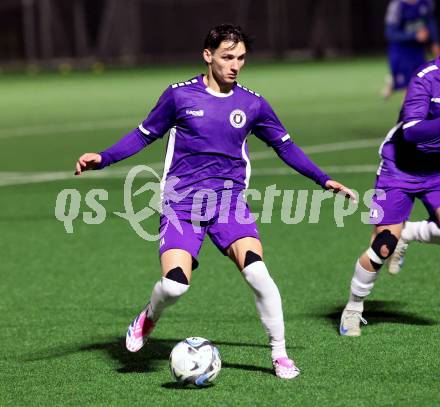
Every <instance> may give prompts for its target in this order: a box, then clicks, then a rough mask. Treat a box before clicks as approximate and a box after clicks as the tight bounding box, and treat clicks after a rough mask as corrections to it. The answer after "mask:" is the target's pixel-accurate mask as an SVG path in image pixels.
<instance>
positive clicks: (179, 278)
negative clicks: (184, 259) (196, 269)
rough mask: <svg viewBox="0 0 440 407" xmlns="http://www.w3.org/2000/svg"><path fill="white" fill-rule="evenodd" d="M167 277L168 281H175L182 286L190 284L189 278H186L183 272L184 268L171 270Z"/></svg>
mask: <svg viewBox="0 0 440 407" xmlns="http://www.w3.org/2000/svg"><path fill="white" fill-rule="evenodd" d="M165 277H166V278H167V279H168V280H173V281H176V282H177V283H180V284H185V285H188V284H189V282H188V278H187V277H186V275H185V273H184V272H183V270H182V267H175V268H173V269H171V270H170V271H168V272H167V273H166V274H165Z"/></svg>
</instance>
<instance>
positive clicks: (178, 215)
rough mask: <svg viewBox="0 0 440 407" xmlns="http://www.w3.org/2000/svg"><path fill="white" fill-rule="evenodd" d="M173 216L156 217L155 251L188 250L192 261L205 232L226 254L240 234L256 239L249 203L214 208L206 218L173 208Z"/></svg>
mask: <svg viewBox="0 0 440 407" xmlns="http://www.w3.org/2000/svg"><path fill="white" fill-rule="evenodd" d="M174 213H175V216H164V215H162V216H161V217H160V224H159V233H160V243H159V255H162V254H163V253H164V252H166V251H167V250H169V249H182V250H185V251H187V252H189V253H190V254H191V256H192V257H193V259H194V261H195V266H194V264H193V268H196V267H197V265H198V263H197V257H198V254H199V251H200V248H201V246H202V243H203V240H204V239H205V236H206V235H208V236H209V237H210V239H211V241H212V242H213V243H214V245H215V246H216V247H217V248H218V249H219V250H220V251H221V252H222V253H223V254H225V255H226V249H227V248H228V247H229V246H230V245H231V244H232V243H234V242H235V241H236V240H238V239H241V238H244V237H253V238H255V239H260V236H259V233H258V228H257V225H256V223H255V219H254V217H253V216H252V214H251V212H250V209H249V206H248V205H247V204H244V205H243V206H242V207H241V210H237V209H236V205H234V206H233V207H231V208H230V209H229V210H228V211H221V210H220V209H219V208H218V207H217V208H216V211H215V214H214V215H213V216H212V217H211V218H210V219H209V220H201V221H200V220H191V216H190V214H189V212H187V211H182V210H178V209H174Z"/></svg>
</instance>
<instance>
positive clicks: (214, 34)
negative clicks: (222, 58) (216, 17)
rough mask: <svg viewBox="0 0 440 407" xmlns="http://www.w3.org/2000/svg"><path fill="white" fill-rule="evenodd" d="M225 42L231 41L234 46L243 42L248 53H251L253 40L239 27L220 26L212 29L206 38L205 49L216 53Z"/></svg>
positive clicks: (230, 25)
mask: <svg viewBox="0 0 440 407" xmlns="http://www.w3.org/2000/svg"><path fill="white" fill-rule="evenodd" d="M223 41H231V42H233V43H234V46H235V45H237V44H238V43H239V42H243V43H244V46H245V47H246V50H247V51H250V49H251V45H252V40H251V38H250V37H249V36H248V35H247V34H246V33H245V32H244V31H243V30H242V28H241V27H240V26H238V25H232V24H220V25H217V26H215V27H213V28H211V29H210V30H209V32H208V35H207V36H206V39H205V43H204V48H205V49H209V50H211V51H215V50H216V49H217V48H218V47H219V46H220V44H221V43H222V42H223Z"/></svg>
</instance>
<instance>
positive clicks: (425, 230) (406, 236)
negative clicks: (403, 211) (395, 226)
mask: <svg viewBox="0 0 440 407" xmlns="http://www.w3.org/2000/svg"><path fill="white" fill-rule="evenodd" d="M402 239H403V240H405V241H406V242H411V241H414V240H416V241H418V242H422V243H434V244H440V228H439V227H438V226H437V224H436V223H435V222H430V221H427V220H423V221H421V222H406V223H405V227H404V228H403V230H402Z"/></svg>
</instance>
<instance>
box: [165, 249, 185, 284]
mask: <svg viewBox="0 0 440 407" xmlns="http://www.w3.org/2000/svg"><path fill="white" fill-rule="evenodd" d="M160 264H161V266H162V276H164V277H165V276H166V275H167V273H168V272H169V271H170V270H172V269H174V268H176V267H180V268H181V269H182V270H183V273H184V274H185V276H186V278H187V279H188V282H190V281H191V275H192V256H191V254H190V253H189V252H187V251H186V250H182V249H169V250H167V251H166V252H164V253H162V256H160Z"/></svg>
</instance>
